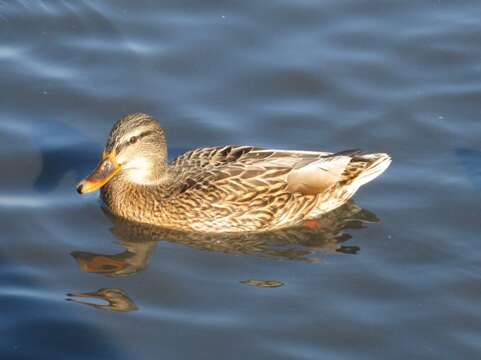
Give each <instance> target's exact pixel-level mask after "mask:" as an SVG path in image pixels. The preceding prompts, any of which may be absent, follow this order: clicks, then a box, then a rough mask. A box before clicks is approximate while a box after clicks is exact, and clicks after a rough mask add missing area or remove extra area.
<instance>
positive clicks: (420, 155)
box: [0, 0, 481, 359]
mask: <svg viewBox="0 0 481 360" xmlns="http://www.w3.org/2000/svg"><path fill="white" fill-rule="evenodd" d="M480 18H481V7H480V6H479V3H478V2H477V1H445V0H442V1H417V2H408V1H403V2H401V1H374V0H351V1H342V2H341V1H329V0H322V1H296V2H292V1H291V2H289V1H276V2H270V3H269V2H257V1H242V2H217V1H202V2H199V1H188V2H175V1H171V2H168V1H164V2H157V1H136V2H132V1H115V2H105V1H75V2H66V1H54V2H52V1H25V0H22V1H2V2H0V26H1V29H2V31H1V35H0V39H1V41H0V67H1V72H0V83H1V84H2V86H1V90H0V105H1V106H0V140H1V141H0V167H1V174H2V176H1V177H0V212H1V216H0V222H1V229H2V235H1V239H2V241H0V304H1V309H2V317H1V320H0V331H1V337H0V358H2V359H25V358H37V359H56V358H62V359H64V358H69V359H93V358H95V359H158V358H160V357H161V358H166V359H190V358H196V359H320V358H322V359H349V358H352V359H360V358H363V359H374V358H377V359H386V358H391V359H405V358H433V359H434V358H435V359H453V358H463V359H474V358H479V357H480V354H481V331H480V329H481V313H480V312H479V302H480V296H481V285H480V280H481V275H480V274H481V273H480V270H481V263H480V258H481V247H480V246H479V232H480V230H481V226H480V215H481V210H480V206H479V202H480V200H481V198H480V190H481V173H480V169H481V142H480V138H481V122H480V118H481V105H480V99H481V83H480V80H479V79H480V76H481V65H480V64H481V48H480V46H479V40H480V34H481V23H480V22H479V19H480ZM136 111H143V112H148V113H151V114H152V115H154V116H155V117H157V118H158V119H159V120H160V121H161V122H162V124H163V126H164V127H165V129H166V131H167V133H168V141H169V145H170V148H171V155H172V156H174V155H176V154H179V153H181V152H183V151H185V150H187V149H191V148H195V147H200V146H214V145H223V144H231V143H233V144H252V145H257V146H265V147H275V148H287V149H305V150H329V151H339V150H343V149H346V148H361V149H365V150H367V151H372V152H375V151H386V152H389V153H391V154H392V156H393V159H394V161H393V164H392V166H391V167H390V169H389V170H388V171H387V172H386V173H385V174H384V175H383V176H382V177H381V178H379V179H377V180H376V181H375V182H373V183H372V184H369V185H368V186H366V187H365V188H363V189H362V190H361V191H360V192H359V193H358V195H357V196H356V197H355V203H352V204H349V205H348V208H345V209H341V210H340V212H338V213H337V214H334V215H332V214H331V216H330V217H327V218H326V219H324V220H323V223H322V224H323V226H322V227H321V229H320V230H319V231H318V232H317V233H315V232H314V233H313V232H310V231H309V230H305V231H304V232H302V231H292V232H287V233H283V234H277V235H273V236H272V237H265V236H264V237H254V238H248V239H231V240H229V241H218V240H216V239H209V238H204V237H201V236H198V237H196V236H193V237H182V236H178V234H172V233H162V232H158V231H157V232H156V231H154V230H152V229H149V228H148V227H147V228H144V227H140V228H139V227H138V226H133V225H131V224H128V223H125V222H121V221H118V220H116V219H111V218H110V217H109V216H107V215H106V214H105V213H104V212H103V211H102V209H101V207H100V203H99V202H98V200H97V197H96V196H95V195H93V196H87V197H80V196H78V195H77V194H76V193H75V191H74V187H75V184H76V182H77V181H78V180H79V179H81V178H82V177H83V176H85V175H86V174H87V173H88V172H89V170H91V169H92V167H93V166H94V165H95V164H96V162H97V160H98V157H99V155H100V152H101V149H102V146H103V144H104V142H105V139H106V135H107V132H108V131H109V129H110V127H111V126H112V124H113V122H114V121H115V120H116V119H118V118H119V117H121V116H123V115H125V114H127V113H130V112H136ZM79 295H80V296H81V297H79ZM109 299H110V301H111V302H110V303H109V302H108V301H106V300H109Z"/></svg>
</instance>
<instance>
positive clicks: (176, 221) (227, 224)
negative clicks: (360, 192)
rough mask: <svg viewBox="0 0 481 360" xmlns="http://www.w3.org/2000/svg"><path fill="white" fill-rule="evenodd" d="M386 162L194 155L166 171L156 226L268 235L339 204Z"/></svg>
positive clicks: (225, 150)
mask: <svg viewBox="0 0 481 360" xmlns="http://www.w3.org/2000/svg"><path fill="white" fill-rule="evenodd" d="M389 163H390V158H389V156H388V155H386V154H368V155H362V154H360V153H358V152H354V151H350V152H342V153H337V154H330V153H323V152H311V151H282V150H271V149H262V148H255V147H248V146H225V147H215V148H204V149H197V150H193V151H191V152H188V153H186V154H184V155H181V156H180V157H178V158H177V159H175V160H174V161H172V162H171V163H170V165H169V168H170V171H171V173H172V174H173V175H174V177H175V179H174V181H173V184H174V188H173V191H172V192H171V194H170V196H169V198H168V199H167V201H166V202H165V203H164V204H163V216H162V219H160V218H159V222H161V223H159V224H158V225H165V226H171V227H178V228H184V229H185V228H190V229H192V230H197V231H206V232H237V231H259V230H264V231H266V230H273V229H277V228H281V227H285V226H290V225H294V224H297V223H299V222H301V221H303V220H306V219H310V218H313V217H316V216H319V215H321V214H323V213H325V212H328V211H330V210H333V209H335V208H337V207H338V206H340V205H342V204H343V203H345V202H346V201H347V200H348V199H349V198H350V197H351V196H352V195H353V194H354V193H355V192H356V190H357V189H358V188H359V187H360V186H361V185H363V184H365V183H366V182H368V181H370V180H372V179H374V178H375V177H377V176H378V175H380V174H381V173H382V172H383V171H384V170H385V169H386V168H387V166H389Z"/></svg>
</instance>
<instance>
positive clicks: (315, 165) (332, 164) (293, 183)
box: [287, 156, 351, 195]
mask: <svg viewBox="0 0 481 360" xmlns="http://www.w3.org/2000/svg"><path fill="white" fill-rule="evenodd" d="M350 161H351V158H350V157H349V156H336V157H328V158H321V159H316V160H301V161H299V162H298V163H297V164H296V165H295V166H294V168H293V170H292V171H291V172H290V173H289V175H288V176H287V189H288V190H289V191H291V192H299V193H301V194H304V195H314V194H319V193H321V192H323V191H325V190H327V189H328V188H330V187H331V186H332V185H334V184H335V183H337V182H338V181H339V180H340V179H341V175H342V173H343V172H344V170H345V169H346V166H347V164H349V162H350Z"/></svg>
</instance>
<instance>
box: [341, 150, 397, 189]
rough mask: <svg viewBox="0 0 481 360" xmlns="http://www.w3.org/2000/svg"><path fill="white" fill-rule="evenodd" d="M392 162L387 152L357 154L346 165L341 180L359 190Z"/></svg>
mask: <svg viewBox="0 0 481 360" xmlns="http://www.w3.org/2000/svg"><path fill="white" fill-rule="evenodd" d="M390 164H391V156H389V155H388V154H385V153H377V154H359V155H357V154H356V155H354V156H352V158H351V161H350V163H349V164H348V165H347V166H346V169H345V170H344V173H343V174H342V177H343V179H342V181H341V182H344V184H345V185H351V186H352V187H354V188H356V190H357V189H359V188H360V187H361V186H363V185H364V184H367V183H368V182H370V181H372V180H374V179H375V178H377V177H378V176H379V175H381V174H382V173H383V172H384V171H385V170H386V169H387V168H388V167H389V165H390Z"/></svg>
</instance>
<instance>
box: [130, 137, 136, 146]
mask: <svg viewBox="0 0 481 360" xmlns="http://www.w3.org/2000/svg"><path fill="white" fill-rule="evenodd" d="M137 140H138V137H137V136H132V137H131V138H130V139H129V143H131V144H135V143H136V142H137Z"/></svg>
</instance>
